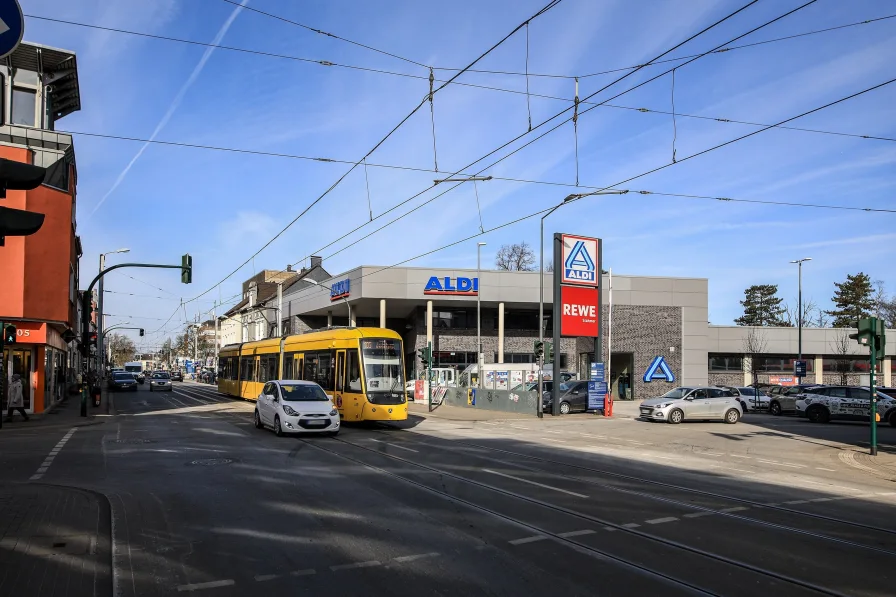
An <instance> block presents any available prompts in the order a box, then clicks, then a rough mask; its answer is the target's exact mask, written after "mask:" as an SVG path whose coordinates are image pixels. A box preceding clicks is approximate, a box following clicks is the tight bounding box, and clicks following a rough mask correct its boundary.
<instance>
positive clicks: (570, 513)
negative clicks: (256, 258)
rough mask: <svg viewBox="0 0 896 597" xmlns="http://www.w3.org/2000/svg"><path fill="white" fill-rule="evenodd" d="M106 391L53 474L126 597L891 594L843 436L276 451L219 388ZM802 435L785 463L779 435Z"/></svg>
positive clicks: (286, 445)
mask: <svg viewBox="0 0 896 597" xmlns="http://www.w3.org/2000/svg"><path fill="white" fill-rule="evenodd" d="M113 398H114V403H115V407H116V413H117V414H116V415H115V416H113V417H108V418H105V419H103V420H101V421H100V422H99V424H96V425H91V426H86V427H81V428H79V429H78V431H77V433H74V434H70V436H69V439H68V441H67V443H65V444H64V447H63V448H61V449H60V450H59V451H58V453H57V454H56V457H55V460H54V461H53V464H52V465H51V466H50V467H49V468H48V469H47V470H46V471H45V472H44V473H43V478H42V479H41V482H43V483H49V484H55V485H63V486H76V487H80V488H84V489H89V490H94V491H96V492H99V493H100V494H103V495H105V496H106V497H107V498H108V500H109V503H110V506H111V517H112V525H111V526H112V535H113V541H112V552H113V555H112V568H113V585H114V594H115V595H116V597H119V596H120V597H131V596H134V597H136V596H137V595H140V596H141V597H142V596H144V595H148V596H151V595H174V594H182V593H201V594H203V595H205V594H207V595H209V596H210V597H218V596H221V597H224V596H231V595H257V594H261V593H262V592H264V594H266V595H269V596H275V595H290V596H292V595H295V594H297V593H299V594H303V593H304V594H310V595H318V594H328V595H408V596H411V595H413V596H415V597H418V596H420V595H513V596H519V595H552V596H553V595H695V594H696V595H731V596H741V595H742V596H754V595H774V596H779V595H787V596H790V595H794V596H800V595H859V596H868V597H872V596H874V597H878V596H881V595H891V594H893V592H894V589H893V586H894V577H896V517H894V512H896V509H894V507H893V506H892V505H891V504H892V501H893V498H894V497H896V489H894V488H893V484H892V482H890V481H887V480H885V479H883V478H881V477H880V476H875V475H870V474H866V475H864V476H863V475H862V471H861V470H854V469H850V468H849V467H847V466H846V465H845V464H844V463H840V465H837V464H831V463H830V462H827V461H825V462H822V463H820V464H819V466H812V464H813V463H814V462H815V461H817V460H818V459H819V458H821V457H820V456H819V454H820V452H818V453H816V451H821V450H829V451H830V450H831V449H832V448H831V447H830V445H829V444H831V442H836V441H837V440H836V438H835V439H833V440H827V439H824V438H817V437H811V436H809V435H801V434H800V432H799V430H797V431H793V430H790V429H789V428H788V430H787V431H786V435H789V436H793V437H790V438H787V437H781V433H780V432H778V431H772V432H771V433H773V435H769V436H764V435H763V433H764V432H765V431H766V430H767V429H766V428H763V427H761V426H757V425H752V426H751V425H748V424H746V423H742V424H739V425H735V426H728V425H723V424H718V425H707V424H704V425H692V426H687V425H682V426H677V427H673V426H663V425H650V424H647V423H641V422H638V421H632V420H627V421H613V422H610V421H599V420H596V419H594V418H591V419H586V418H569V419H564V420H559V421H558V420H555V419H545V420H544V421H543V422H538V421H535V420H533V421H531V422H529V421H525V422H513V423H512V426H510V425H509V424H505V423H497V422H490V423H440V422H438V421H434V420H422V419H419V418H417V417H414V418H412V419H411V420H409V421H408V422H407V423H403V424H397V425H391V426H384V425H378V426H365V427H346V428H343V430H342V432H341V433H340V435H339V437H338V438H324V437H311V438H301V439H299V438H277V437H275V436H274V435H273V433H271V432H269V431H259V430H256V429H255V428H254V427H253V426H252V417H251V415H252V404H251V403H247V402H242V401H234V400H231V399H229V398H226V397H223V396H221V395H218V394H217V392H216V391H215V388H214V387H212V386H203V385H199V384H193V383H183V384H179V383H175V389H174V391H172V392H152V393H151V392H149V391H148V387H147V386H143V387H141V388H140V390H138V391H137V392H131V393H119V394H115V395H114V397H113ZM776 421H777V422H776ZM792 423H793V422H792V421H789V420H784V419H779V420H775V421H770V422H769V423H768V424H769V425H791V424H792ZM642 425H644V426H646V427H636V426H642ZM66 431H67V430H66V429H59V430H58V432H57V431H48V432H45V433H38V430H35V432H34V433H33V434H32V433H30V432H29V434H28V439H27V440H23V441H25V442H26V443H25V444H24V445H25V447H24V448H22V449H21V450H19V451H17V452H14V453H10V452H4V454H5V458H7V459H9V462H10V464H9V468H8V470H6V471H5V472H4V473H3V476H2V478H3V479H15V480H19V481H21V480H24V479H19V477H20V476H27V475H30V474H31V473H32V472H33V471H34V470H35V468H36V467H39V466H40V461H41V460H42V458H43V454H44V452H43V449H44V448H46V449H50V447H52V446H53V445H54V444H56V442H57V441H58V440H59V437H61V436H62V435H63V434H64V433H66ZM835 433H836V431H835ZM670 434H674V435H670ZM20 435H21V434H20ZM739 436H743V437H741V438H740V439H738V437H739ZM9 437H13V436H9ZM22 437H25V436H23V435H22ZM633 438H640V439H633ZM794 438H798V439H794ZM799 438H805V439H807V441H806V442H803V443H801V444H800V445H803V444H804V445H805V446H806V448H805V450H807V451H802V452H799V453H798V454H797V456H796V457H795V458H793V459H789V458H788V457H787V456H786V455H784V454H781V453H780V450H781V447H780V446H779V445H778V444H776V443H775V442H785V441H790V442H798V441H800V439H799ZM744 442H746V444H750V445H753V446H754V450H753V452H749V451H740V452H739V450H740V446H743V445H746V444H745V443H744ZM44 444H46V446H44ZM821 444H824V445H821ZM9 445H11V444H9V439H8V438H7V437H2V438H0V449H5V447H6V446H9ZM782 445H783V444H782ZM707 446H709V447H707ZM725 446H730V448H725ZM764 450H766V451H768V452H770V454H766V453H765V452H764ZM835 451H836V449H835ZM741 452H742V453H741ZM749 453H752V454H753V455H752V456H747V455H746V454H749ZM35 454H36V456H35ZM738 457H740V458H738ZM834 458H836V456H835V457H834ZM762 460H766V461H772V462H777V463H779V464H782V465H784V464H787V463H788V462H789V463H791V466H793V468H785V467H783V466H781V467H776V466H772V465H770V464H767V463H763V462H760V461H762ZM734 464H736V465H737V466H734ZM797 467H799V468H797ZM778 468H780V469H781V470H780V471H779V470H777V469H778Z"/></svg>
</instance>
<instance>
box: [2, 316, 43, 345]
mask: <svg viewBox="0 0 896 597" xmlns="http://www.w3.org/2000/svg"><path fill="white" fill-rule="evenodd" d="M7 323H8V324H10V325H14V326H16V342H17V343H19V344H46V342H47V324H45V323H38V322H36V321H8V322H7Z"/></svg>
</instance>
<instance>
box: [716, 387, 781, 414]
mask: <svg viewBox="0 0 896 597" xmlns="http://www.w3.org/2000/svg"><path fill="white" fill-rule="evenodd" d="M720 387H724V388H725V389H726V390H732V391H734V392H735V393H736V394H737V395H738V397H739V398H738V399H739V400H740V407H741V410H743V411H744V412H749V411H753V412H756V411H760V410H768V405H769V402H770V401H771V396H769V395H768V394H767V393H766V391H765V389H764V388H759V390H758V391H757V390H756V388H752V387H749V386H720Z"/></svg>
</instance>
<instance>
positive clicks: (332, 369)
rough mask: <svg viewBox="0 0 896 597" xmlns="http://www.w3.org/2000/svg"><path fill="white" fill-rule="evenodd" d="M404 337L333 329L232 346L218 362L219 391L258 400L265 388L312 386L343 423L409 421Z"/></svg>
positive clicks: (378, 330)
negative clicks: (290, 382)
mask: <svg viewBox="0 0 896 597" xmlns="http://www.w3.org/2000/svg"><path fill="white" fill-rule="evenodd" d="M403 358H404V352H403V350H402V342H401V336H399V335H398V334H397V333H395V332H394V331H392V330H387V329H383V328H345V329H332V330H325V331H321V332H312V333H309V334H300V335H297V336H285V337H283V338H270V339H267V340H259V341H257V342H244V343H242V344H230V345H228V346H225V347H223V348H222V349H221V350H220V352H219V358H218V391H219V392H221V393H223V394H228V395H230V396H235V397H237V398H245V399H247V400H256V399H257V398H258V396H259V394H261V390H262V388H263V387H264V384H265V382H267V381H271V380H275V379H304V380H308V381H313V382H316V383H318V384H320V386H321V387H322V388H323V389H324V391H325V392H326V393H327V394H328V395H329V396H330V397H331V398H332V399H333V403H334V404H335V405H336V408H337V409H338V410H339V414H340V416H341V417H342V420H343V421H404V420H405V419H407V418H408V404H407V397H406V396H405V383H404V362H403Z"/></svg>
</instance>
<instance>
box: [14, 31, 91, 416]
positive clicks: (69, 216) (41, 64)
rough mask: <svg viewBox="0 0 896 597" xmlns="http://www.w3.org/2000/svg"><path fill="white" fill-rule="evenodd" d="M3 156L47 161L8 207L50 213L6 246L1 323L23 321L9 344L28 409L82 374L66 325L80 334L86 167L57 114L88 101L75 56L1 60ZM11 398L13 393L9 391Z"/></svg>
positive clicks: (56, 395)
mask: <svg viewBox="0 0 896 597" xmlns="http://www.w3.org/2000/svg"><path fill="white" fill-rule="evenodd" d="M0 83H2V94H3V102H2V111H0V122H2V124H0V157H2V158H6V159H8V160H15V161H18V162H26V163H31V164H35V165H37V166H43V167H45V168H47V176H46V177H45V179H44V183H43V184H42V185H41V186H39V187H38V188H36V189H33V190H31V191H7V194H6V199H5V200H4V199H0V202H2V205H3V206H4V207H9V208H13V209H24V210H27V211H32V212H39V213H42V214H45V219H44V223H43V226H42V227H41V229H40V230H39V231H38V232H37V233H35V234H32V235H31V236H24V237H15V236H11V237H7V238H6V243H5V246H2V247H0V281H2V283H0V321H3V322H4V323H6V324H8V323H12V324H14V325H15V326H16V328H17V329H18V334H17V341H16V343H15V344H14V345H10V346H6V347H5V348H4V350H3V361H2V364H3V374H4V375H6V379H7V382H8V381H9V378H10V377H11V376H12V374H14V373H18V374H20V375H21V376H22V379H23V381H25V382H26V383H25V392H24V394H25V407H26V409H27V410H28V411H29V412H35V413H39V412H42V411H44V410H46V409H47V408H48V407H49V406H50V405H52V404H53V402H54V401H56V400H58V399H60V398H61V397H62V396H63V394H64V392H65V391H66V388H67V386H68V385H69V384H70V383H71V382H72V381H73V380H74V377H75V372H76V371H77V370H78V365H79V363H80V357H79V355H78V352H77V347H76V345H75V344H74V343H72V344H71V345H69V344H66V342H65V341H64V340H63V338H62V335H63V333H65V331H66V330H72V331H73V332H77V331H78V329H77V325H78V324H77V321H78V319H77V314H78V308H77V299H78V290H77V289H78V259H79V257H80V256H81V242H80V239H79V238H78V235H77V224H76V218H75V211H76V201H77V199H76V196H77V193H76V186H77V170H76V168H75V152H74V146H73V144H72V137H71V135H68V134H63V133H57V132H55V131H54V129H55V124H56V121H57V120H59V119H60V118H63V117H64V116H66V115H68V114H71V113H72V112H75V111H77V110H80V109H81V99H80V93H79V90H78V71H77V62H76V58H75V54H74V53H73V52H69V51H66V50H58V49H55V48H49V47H46V46H40V45H37V44H30V43H22V44H21V45H20V46H19V47H18V48H17V49H16V51H15V52H13V53H12V54H11V55H10V56H8V57H7V58H6V59H5V60H4V61H3V65H2V66H0ZM3 402H4V406H5V397H3Z"/></svg>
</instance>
